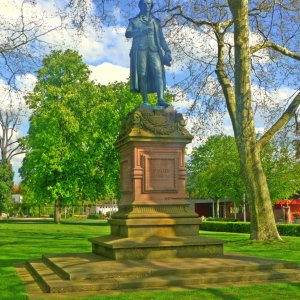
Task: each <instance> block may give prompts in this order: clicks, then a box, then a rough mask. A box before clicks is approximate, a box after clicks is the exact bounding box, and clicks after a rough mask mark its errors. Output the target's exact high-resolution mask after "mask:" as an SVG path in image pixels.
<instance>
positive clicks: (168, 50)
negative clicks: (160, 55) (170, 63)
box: [158, 22, 171, 56]
mask: <svg viewBox="0 0 300 300" xmlns="http://www.w3.org/2000/svg"><path fill="white" fill-rule="evenodd" d="M158 28H159V37H160V45H161V47H162V48H163V50H164V51H165V54H168V55H170V56H171V50H170V48H169V46H168V44H167V42H166V39H165V37H164V34H163V32H162V29H161V25H160V22H159V26H158Z"/></svg>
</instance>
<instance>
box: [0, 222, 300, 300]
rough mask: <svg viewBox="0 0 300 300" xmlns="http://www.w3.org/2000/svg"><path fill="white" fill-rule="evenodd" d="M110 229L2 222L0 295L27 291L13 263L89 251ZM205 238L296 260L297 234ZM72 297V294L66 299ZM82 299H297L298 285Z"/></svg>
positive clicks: (229, 248)
mask: <svg viewBox="0 0 300 300" xmlns="http://www.w3.org/2000/svg"><path fill="white" fill-rule="evenodd" d="M108 233H109V227H108V226H106V224H103V223H99V224H95V223H92V224H89V223H86V224H85V225H72V224H61V225H55V224H47V223H45V224H43V223H37V224H35V223H33V224H30V223H18V224H17V223H0V299H1V300H2V299H27V295H26V289H25V287H24V286H23V284H22V282H21V281H20V279H19V277H18V276H17V274H16V272H15V268H14V265H15V264H17V263H22V262H24V261H25V260H27V259H31V258H40V257H41V255H42V254H55V253H57V254H58V253H72V252H73V253H78V252H90V251H91V244H90V243H89V242H88V240H87V239H88V238H90V237H96V236H100V235H104V234H108ZM201 234H202V235H203V236H207V237H213V238H220V239H223V240H226V241H227V243H226V244H225V252H227V253H228V252H236V253H240V254H244V255H250V256H260V257H267V258H272V259H281V260H287V261H294V262H300V238H299V237H283V240H284V242H272V243H259V242H251V241H249V235H247V234H235V233H220V232H218V233H216V232H201ZM69 299H70V298H69ZM82 299H105V300H108V299H112V300H120V299H124V300H125V299H126V300H140V299H141V300H143V299H147V300H150V299H172V300H173V299H180V300H181V299H184V300H189V299H208V300H210V299H230V300H239V299H242V300H246V299H247V300H250V299H251V300H253V299H259V300H260V299H263V300H267V299H270V300H271V299H272V300H276V299H280V300H281V299H289V300H294V299H300V284H299V283H297V284H296V283H291V284H283V283H282V284H270V285H261V286H254V287H230V288H222V289H207V290H191V291H176V292H175V291H166V292H134V293H130V294H128V293H126V294H120V295H114V296H99V297H94V298H82Z"/></svg>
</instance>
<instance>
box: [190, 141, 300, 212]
mask: <svg viewBox="0 0 300 300" xmlns="http://www.w3.org/2000/svg"><path fill="white" fill-rule="evenodd" d="M262 163H263V168H264V171H265V173H266V177H267V182H268V186H269V190H270V194H271V199H272V201H273V202H274V201H277V200H280V199H287V198H288V197H290V196H291V195H293V194H295V193H296V192H297V191H298V190H299V189H300V164H299V163H297V160H296V157H295V154H294V151H293V149H291V147H290V145H289V144H288V143H282V142H278V141H276V140H274V141H272V143H269V144H268V145H266V147H265V149H264V151H263V152H262ZM187 170H188V174H189V176H188V184H187V188H188V191H189V192H190V193H191V194H192V195H194V196H196V197H204V198H211V199H214V200H215V201H216V202H218V201H219V200H220V199H221V198H222V199H226V198H227V199H231V200H233V201H235V202H237V203H238V202H240V201H241V199H242V195H243V193H245V186H244V184H243V181H242V180H241V176H240V166H239V155H238V150H237V146H236V143H235V139H234V137H230V136H224V135H215V136H211V137H209V138H208V140H207V142H206V143H205V144H204V145H203V146H200V147H198V148H195V149H193V152H192V155H191V160H190V161H189V162H188V164H187ZM217 207H218V205H217ZM217 215H218V212H217Z"/></svg>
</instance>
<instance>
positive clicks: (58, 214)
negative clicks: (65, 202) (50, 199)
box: [54, 200, 61, 224]
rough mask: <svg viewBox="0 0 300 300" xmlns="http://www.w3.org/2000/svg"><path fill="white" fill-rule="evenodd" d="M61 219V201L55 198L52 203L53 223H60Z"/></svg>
mask: <svg viewBox="0 0 300 300" xmlns="http://www.w3.org/2000/svg"><path fill="white" fill-rule="evenodd" d="M60 221H61V201H60V200H56V201H55V204H54V223H55V224H60Z"/></svg>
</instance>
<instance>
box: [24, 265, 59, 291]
mask: <svg viewBox="0 0 300 300" xmlns="http://www.w3.org/2000/svg"><path fill="white" fill-rule="evenodd" d="M25 267H26V269H27V270H28V271H29V273H30V274H31V275H32V277H33V278H34V279H35V281H36V282H37V283H38V284H39V286H40V288H41V290H42V291H43V292H45V293H50V286H49V285H48V282H58V281H61V278H60V277H59V276H58V275H57V274H56V273H55V272H53V270H51V269H50V268H48V266H46V265H45V264H44V263H43V261H41V260H29V261H27V262H26V263H25Z"/></svg>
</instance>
